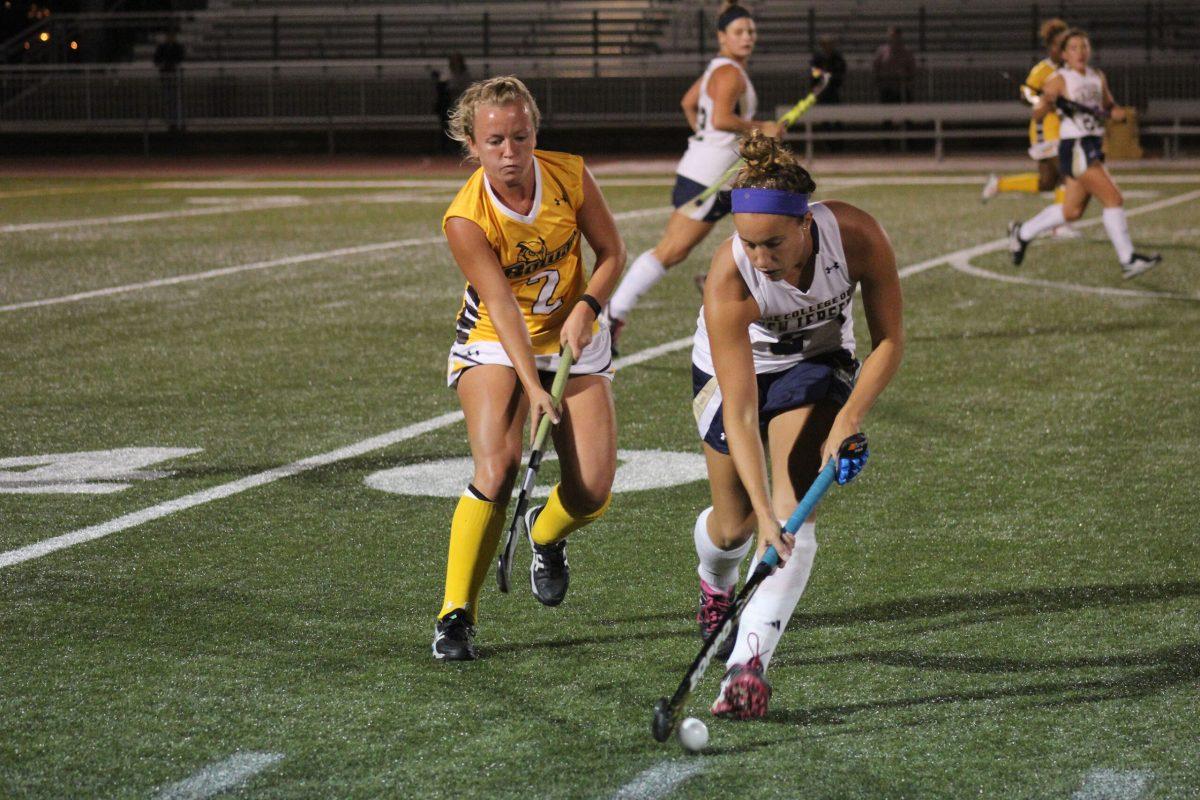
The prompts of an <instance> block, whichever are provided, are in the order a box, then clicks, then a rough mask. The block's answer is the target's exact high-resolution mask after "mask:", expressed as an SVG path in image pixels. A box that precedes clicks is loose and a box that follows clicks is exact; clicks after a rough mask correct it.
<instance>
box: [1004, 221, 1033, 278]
mask: <svg viewBox="0 0 1200 800" xmlns="http://www.w3.org/2000/svg"><path fill="white" fill-rule="evenodd" d="M1027 247H1029V242H1027V241H1025V240H1024V239H1022V238H1021V223H1020V222H1018V221H1017V220H1015V219H1014V220H1013V221H1012V222H1010V223H1008V251H1009V253H1011V254H1012V262H1013V264H1014V265H1016V266H1018V267H1019V266H1021V262H1022V261H1024V260H1025V248H1027Z"/></svg>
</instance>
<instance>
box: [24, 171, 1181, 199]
mask: <svg viewBox="0 0 1200 800" xmlns="http://www.w3.org/2000/svg"><path fill="white" fill-rule="evenodd" d="M598 174H599V177H598V178H597V180H598V181H599V183H600V185H601V187H604V186H671V185H673V184H674V182H675V179H674V176H672V175H670V174H657V175H656V174H651V175H646V176H642V177H620V178H618V177H610V176H608V175H607V174H605V173H603V172H601V173H598ZM1118 175H1119V177H1120V178H1121V180H1122V181H1125V182H1128V183H1200V174H1186V173H1167V174H1145V175H1143V174H1139V173H1136V172H1130V173H1121V172H1119V171H1118ZM986 180H987V176H986V175H836V174H834V175H828V176H824V177H819V181H820V183H821V184H822V185H824V184H837V185H838V186H856V187H857V186H870V185H876V186H958V185H964V186H974V185H976V184H978V185H980V186H982V185H983V183H984V182H985V181H986ZM462 184H463V179H462V178H441V179H437V178H431V179H425V180H421V179H412V180H410V179H400V178H397V179H394V180H336V179H335V180H327V181H322V180H261V181H255V180H228V181H220V180H217V181H159V182H157V183H151V184H148V185H146V187H145V188H148V189H197V190H205V191H209V190H214V191H216V190H221V189H227V190H243V189H458V188H459V187H461V186H462ZM0 196H3V195H0Z"/></svg>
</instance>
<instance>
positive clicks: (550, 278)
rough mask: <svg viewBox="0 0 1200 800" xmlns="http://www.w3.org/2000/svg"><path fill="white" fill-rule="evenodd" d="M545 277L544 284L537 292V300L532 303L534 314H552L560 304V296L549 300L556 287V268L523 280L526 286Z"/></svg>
mask: <svg viewBox="0 0 1200 800" xmlns="http://www.w3.org/2000/svg"><path fill="white" fill-rule="evenodd" d="M543 278H545V279H546V285H545V286H543V287H542V290H541V291H540V292H538V297H537V300H536V301H535V302H534V304H533V309H532V310H533V313H534V314H553V313H554V312H555V311H556V310H558V308H559V306H561V305H562V302H563V301H562V298H561V297H560V298H559V299H557V300H555V301H554V302H553V303H551V302H550V298H551V297H553V296H554V290H555V289H557V288H558V270H556V269H547V270H543V271H542V272H539V273H537V274H536V275H533V276H532V277H530V278H529V280H527V281H525V285H526V286H533V285H534V284H535V283H537V282H538V281H540V280H542V279H543Z"/></svg>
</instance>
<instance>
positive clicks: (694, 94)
mask: <svg viewBox="0 0 1200 800" xmlns="http://www.w3.org/2000/svg"><path fill="white" fill-rule="evenodd" d="M702 78H703V76H701V77H700V78H696V80H695V81H693V82H692V85H691V86H690V87H688V90H687V91H686V92H684V93H683V99H682V100H680V101H679V105H680V107H681V108H682V109H683V116H685V117H686V118H687V122H688V127H689V128H691V129H692V130H694V131H697V130H700V117H699V116H698V115H699V113H700V81H701V80H702Z"/></svg>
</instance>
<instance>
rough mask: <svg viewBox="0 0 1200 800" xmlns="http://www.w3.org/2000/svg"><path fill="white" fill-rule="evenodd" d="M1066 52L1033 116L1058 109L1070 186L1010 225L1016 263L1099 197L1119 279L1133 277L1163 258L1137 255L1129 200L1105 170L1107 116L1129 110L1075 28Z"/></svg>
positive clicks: (1061, 155) (1063, 167)
mask: <svg viewBox="0 0 1200 800" xmlns="http://www.w3.org/2000/svg"><path fill="white" fill-rule="evenodd" d="M1062 53H1063V61H1064V66H1063V68H1062V69H1060V70H1058V72H1056V73H1055V74H1054V75H1053V76H1052V77H1051V78H1050V79H1049V80H1047V81H1046V85H1045V88H1044V89H1043V90H1042V99H1041V101H1039V103H1038V104H1037V106H1035V107H1034V109H1033V116H1034V119H1042V118H1043V117H1045V116H1046V115H1047V114H1049V113H1050V112H1051V111H1053V110H1054V109H1055V108H1057V109H1058V110H1059V112H1060V114H1061V116H1062V125H1061V127H1060V133H1059V143H1058V162H1059V164H1058V168H1059V171H1060V172H1061V173H1062V176H1063V179H1064V180H1065V182H1066V196H1065V197H1064V199H1063V204H1062V205H1061V206H1059V205H1053V206H1050V207H1049V208H1046V209H1043V210H1042V211H1041V212H1040V213H1039V214H1038V215H1037V216H1035V217H1033V218H1032V219H1030V220H1028V221H1027V222H1025V223H1024V224H1018V223H1017V222H1013V223H1011V224H1010V225H1009V227H1008V236H1009V249H1010V250H1011V251H1012V259H1013V263H1014V264H1018V265H1019V264H1020V263H1021V262H1022V261H1023V260H1024V259H1025V248H1027V247H1028V246H1029V242H1030V241H1032V240H1033V239H1034V237H1036V236H1037V235H1038V234H1040V233H1042V232H1043V231H1046V230H1049V229H1050V228H1054V227H1056V226H1058V225H1062V224H1063V221H1064V220H1065V221H1067V222H1072V221H1074V220H1077V219H1079V218H1080V217H1081V216H1082V215H1083V212H1084V209H1086V208H1087V204H1088V201H1089V200H1090V199H1091V198H1092V197H1095V198H1096V199H1098V200H1099V201H1100V204H1101V205H1102V206H1104V212H1103V218H1104V229H1105V230H1106V231H1107V232H1108V238H1109V240H1111V241H1112V244H1113V248H1114V249H1116V251H1117V259H1118V260H1119V261H1120V262H1121V274H1122V275H1124V276H1125V277H1126V278H1132V277H1135V276H1137V275H1141V274H1142V273H1143V272H1145V271H1146V270H1148V269H1153V268H1154V267H1156V266H1158V264H1159V262H1160V261H1162V257H1161V256H1159V255H1157V254H1153V255H1141V254H1139V253H1135V252H1134V250H1133V242H1132V241H1131V240H1130V238H1129V224H1128V223H1127V222H1126V220H1125V207H1124V203H1125V200H1124V198H1123V197H1122V196H1121V190H1120V189H1118V188H1117V185H1116V183H1115V182H1114V181H1113V178H1112V175H1110V174H1109V172H1108V170H1107V169H1105V168H1104V151H1103V146H1104V138H1103V137H1104V117H1105V115H1106V114H1107V115H1108V116H1111V118H1112V119H1114V120H1116V121H1118V122H1119V121H1121V120H1123V119H1125V109H1123V108H1121V107H1120V106H1118V105H1117V104H1116V101H1114V100H1113V96H1112V93H1111V92H1110V91H1109V89H1108V80H1107V79H1106V78H1105V77H1104V73H1103V72H1101V71H1100V70H1097V69H1092V68H1091V67H1089V66H1088V61H1089V60H1090V59H1091V55H1092V46H1091V42H1090V41H1089V40H1088V37H1087V34H1086V33H1084V32H1083V31H1081V30H1078V29H1074V28H1073V29H1071V30H1069V31H1067V32H1066V33H1065V34H1063V39H1062ZM1064 100H1066V101H1070V102H1069V103H1065V102H1063V101H1064ZM1073 104H1074V105H1073ZM1086 109H1092V110H1093V111H1094V113H1089V112H1088V111H1087V110H1086Z"/></svg>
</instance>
